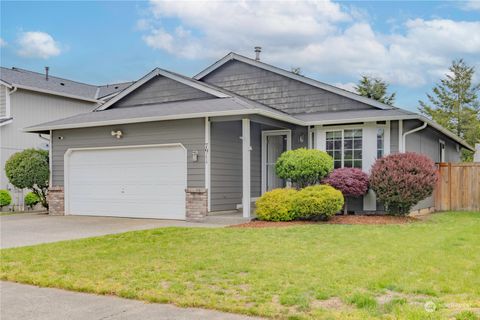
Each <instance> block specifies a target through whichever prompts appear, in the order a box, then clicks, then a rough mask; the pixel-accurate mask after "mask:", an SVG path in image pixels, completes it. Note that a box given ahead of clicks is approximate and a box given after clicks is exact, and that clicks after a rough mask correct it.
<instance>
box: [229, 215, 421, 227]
mask: <svg viewBox="0 0 480 320" xmlns="http://www.w3.org/2000/svg"><path fill="white" fill-rule="evenodd" d="M415 221H419V219H416V218H413V217H396V216H380V215H371V216H369V215H358V216H357V215H348V216H334V217H332V218H330V220H328V221H288V222H274V221H261V220H252V221H250V222H247V223H242V224H237V225H233V226H231V227H232V228H272V227H273V228H276V227H292V226H296V225H308V224H381V225H383V224H405V223H411V222H415Z"/></svg>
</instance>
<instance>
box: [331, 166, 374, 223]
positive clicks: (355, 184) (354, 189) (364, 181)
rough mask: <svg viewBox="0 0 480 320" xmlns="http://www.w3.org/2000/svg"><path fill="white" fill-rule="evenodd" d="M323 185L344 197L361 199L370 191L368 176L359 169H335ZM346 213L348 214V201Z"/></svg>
mask: <svg viewBox="0 0 480 320" xmlns="http://www.w3.org/2000/svg"><path fill="white" fill-rule="evenodd" d="M323 183H325V184H328V185H330V186H332V187H334V188H335V189H338V190H340V191H341V192H342V193H343V196H344V197H360V196H363V195H364V194H365V193H367V191H368V175H367V174H366V173H365V172H363V171H362V170H360V169H357V168H339V169H335V170H333V172H332V173H330V175H329V176H328V177H327V178H326V179H324V180H323ZM344 213H345V214H346V213H347V202H346V201H345V206H344Z"/></svg>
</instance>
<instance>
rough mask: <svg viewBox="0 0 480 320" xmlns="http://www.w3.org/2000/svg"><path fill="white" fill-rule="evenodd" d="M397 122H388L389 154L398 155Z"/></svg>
mask: <svg viewBox="0 0 480 320" xmlns="http://www.w3.org/2000/svg"><path fill="white" fill-rule="evenodd" d="M398 151H399V147H398V120H396V121H390V153H398Z"/></svg>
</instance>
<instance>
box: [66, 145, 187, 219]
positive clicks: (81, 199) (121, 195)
mask: <svg viewBox="0 0 480 320" xmlns="http://www.w3.org/2000/svg"><path fill="white" fill-rule="evenodd" d="M186 162H187V161H186V153H185V150H184V149H183V148H182V147H181V146H174V147H172V146H168V147H138V148H115V149H97V150H76V151H73V152H72V153H71V154H70V158H69V161H67V162H66V165H68V193H67V195H66V196H68V203H69V208H68V211H69V213H70V214H78V215H105V216H124V217H139V218H162V219H185V188H186V180H187V163H186Z"/></svg>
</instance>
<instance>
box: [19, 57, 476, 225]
mask: <svg viewBox="0 0 480 320" xmlns="http://www.w3.org/2000/svg"><path fill="white" fill-rule="evenodd" d="M25 130H26V131H27V132H33V133H42V134H49V135H50V139H51V144H50V146H51V153H50V154H51V163H50V165H51V169H52V170H51V172H52V177H51V192H50V197H51V213H53V214H64V213H65V214H75V215H102V216H126V217H148V218H163V219H192V220H194V219H201V218H203V217H204V216H205V215H206V214H210V213H213V212H222V211H230V212H231V211H232V210H239V211H241V212H242V213H243V216H244V217H247V218H248V217H250V215H251V206H252V202H253V201H254V200H255V199H256V198H257V197H259V196H260V195H261V194H262V193H263V192H265V191H267V190H271V189H273V188H278V187H283V186H285V185H286V182H285V181H283V180H282V179H279V178H278V177H277V176H276V175H275V170H274V164H275V162H276V159H277V158H278V156H279V155H280V154H281V153H282V152H284V151H285V150H289V149H295V148H299V147H306V148H318V149H320V150H325V151H327V152H328V153H329V154H330V155H332V157H333V158H334V161H335V167H337V168H338V167H357V168H361V169H363V170H364V171H366V172H368V171H369V169H370V167H371V165H372V164H373V163H374V161H375V159H377V158H378V157H381V156H383V155H387V154H389V153H395V152H404V151H415V152H419V153H423V154H426V155H428V156H429V157H431V158H432V159H433V160H434V161H436V162H440V161H442V162H443V161H445V162H455V161H459V159H460V149H461V148H468V149H471V148H472V147H471V146H469V145H468V144H467V143H465V142H464V141H463V140H462V139H460V138H459V137H457V136H456V135H454V134H453V133H451V132H450V131H447V130H446V129H444V128H442V127H441V126H439V125H438V124H436V123H434V122H432V121H430V120H428V119H426V118H424V117H422V116H421V115H418V114H416V113H413V112H410V111H406V110H402V109H399V108H395V107H391V106H388V105H385V104H382V103H379V102H378V101H375V100H371V99H368V98H365V97H362V96H359V95H357V94H354V93H351V92H349V91H345V90H342V89H339V88H336V87H334V86H331V85H328V84H325V83H322V82H319V81H316V80H313V79H310V78H307V77H304V76H300V75H296V74H293V73H291V72H288V71H285V70H282V69H279V68H277V67H274V66H271V65H268V64H265V63H262V62H260V61H258V60H252V59H249V58H246V57H243V56H240V55H238V54H235V53H230V54H228V55H227V56H225V57H224V58H222V59H221V60H219V61H217V62H216V63H215V64H213V65H211V66H210V67H208V68H207V69H205V70H204V71H202V72H200V73H199V74H198V75H197V76H195V77H193V78H188V77H184V76H182V75H179V74H175V73H173V72H169V71H165V70H162V69H155V70H153V71H152V72H150V73H149V74H147V75H146V76H144V77H143V78H141V79H139V80H138V81H137V82H135V83H134V84H132V85H131V86H129V87H128V88H126V89H125V90H123V91H121V92H120V93H119V94H117V95H116V96H114V97H113V98H112V99H110V100H109V101H107V102H105V103H101V104H99V105H98V107H97V108H96V110H95V111H93V112H87V113H83V114H79V115H75V116H71V117H68V118H64V119H61V120H57V121H51V122H47V123H43V124H39V125H35V126H32V127H29V128H27V129H25ZM431 206H432V201H431V199H428V200H426V201H424V202H423V203H421V204H420V206H419V207H418V208H429V207H431ZM352 208H354V210H355V211H357V212H366V211H376V210H379V209H381V208H380V207H379V206H378V204H377V201H376V199H375V195H374V194H373V192H370V193H369V194H368V195H366V196H365V197H364V198H363V199H358V201H357V202H356V203H354V205H353V206H352Z"/></svg>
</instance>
